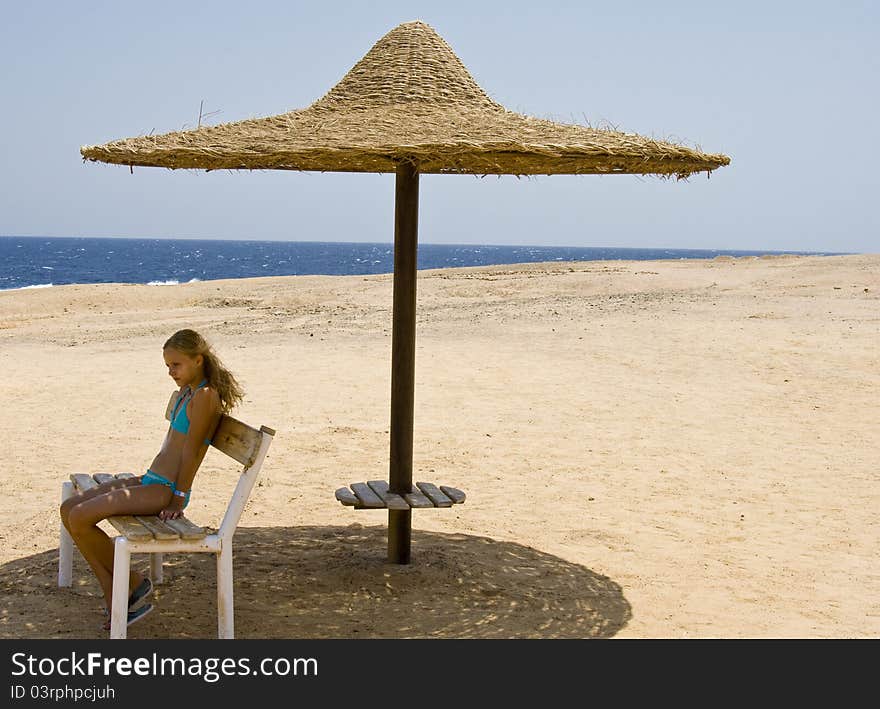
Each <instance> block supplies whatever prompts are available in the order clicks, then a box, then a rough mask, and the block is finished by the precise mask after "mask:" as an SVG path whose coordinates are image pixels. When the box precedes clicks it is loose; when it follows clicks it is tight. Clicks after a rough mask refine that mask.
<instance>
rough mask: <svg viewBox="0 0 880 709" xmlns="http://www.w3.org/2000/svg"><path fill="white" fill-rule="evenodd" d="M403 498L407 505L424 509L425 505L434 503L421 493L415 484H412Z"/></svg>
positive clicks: (430, 505) (429, 505)
mask: <svg viewBox="0 0 880 709" xmlns="http://www.w3.org/2000/svg"><path fill="white" fill-rule="evenodd" d="M403 498H404V499H405V500H406V501H407V503H408V504H409V506H410V507H412V508H414V509H424V508H426V507H433V506H434V503H433V502H431V501H430V500H429V499H428V498H427V497H426V496H425V495H423V494H422V492H421V491H420V490H419V489H418V488H417V487H416V486H415V485H413V486H412V490H410V491H409V492H408V493H406V494H405V495H404V496H403Z"/></svg>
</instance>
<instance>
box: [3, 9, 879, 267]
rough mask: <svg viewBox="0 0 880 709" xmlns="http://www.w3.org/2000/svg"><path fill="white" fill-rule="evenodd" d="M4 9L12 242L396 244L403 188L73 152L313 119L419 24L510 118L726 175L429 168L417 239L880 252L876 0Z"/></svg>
mask: <svg viewBox="0 0 880 709" xmlns="http://www.w3.org/2000/svg"><path fill="white" fill-rule="evenodd" d="M0 1H2V3H3V13H2V17H3V22H2V23H0V66H2V74H0V102H2V110H0V160H2V168H3V169H2V170H0V235H4V236H87V237H88V236H92V237H140V238H204V239H268V240H285V241H339V242H380V243H391V242H392V241H393V219H394V176H393V175H389V174H384V175H381V174H349V173H315V172H287V171H226V172H222V171H221V172H210V173H208V172H204V171H194V170H166V169H162V168H135V169H134V172H133V174H131V173H130V171H129V169H128V168H125V167H119V166H113V165H107V164H103V163H93V162H84V161H83V160H82V157H81V155H80V153H79V149H80V147H81V146H83V145H96V144H101V143H105V142H108V141H110V140H115V139H118V138H127V137H132V136H137V135H145V134H148V133H150V132H154V133H165V132H169V131H174V130H180V129H183V128H192V127H194V126H195V125H196V124H197V123H198V120H199V111H200V110H201V111H202V113H203V115H204V118H203V121H202V122H203V123H207V124H209V125H216V124H218V123H224V122H229V121H237V120H243V119H246V118H256V117H264V116H271V115H276V114H279V113H284V112H286V111H290V110H294V109H299V108H305V107H307V106H309V105H310V104H311V103H313V102H314V101H316V100H317V99H319V98H321V97H322V96H323V95H324V94H325V93H327V91H329V90H330V89H331V88H332V87H333V86H334V85H335V84H336V83H337V82H338V81H339V80H340V79H341V78H342V77H343V76H344V75H345V74H346V73H347V72H348V70H349V69H350V68H351V67H352V66H354V64H355V63H356V62H357V61H358V60H359V59H361V57H363V56H364V55H365V54H366V53H367V52H368V51H369V50H370V48H371V47H372V46H373V45H374V44H375V43H376V42H377V41H378V40H379V39H380V38H381V37H382V36H383V35H385V34H386V33H387V32H389V31H390V30H392V29H393V28H394V27H396V26H397V25H399V24H401V23H403V22H409V21H412V20H421V21H423V22H426V23H427V24H429V25H430V26H431V27H433V28H434V29H435V30H436V31H437V33H438V34H439V35H440V36H441V37H443V39H444V40H445V41H446V42H447V44H449V45H450V47H451V48H452V50H453V51H454V52H455V53H456V55H457V56H458V57H459V59H461V60H462V62H463V63H464V65H465V66H466V67H467V69H468V70H469V71H470V73H471V75H472V76H473V77H474V79H475V80H476V81H477V83H478V84H479V85H480V86H481V87H482V88H483V89H484V90H485V91H486V93H487V94H488V95H489V96H490V97H491V98H492V99H494V100H495V101H497V102H499V103H501V104H502V105H504V106H505V107H507V108H508V109H510V110H513V111H517V112H520V113H524V114H527V115H532V116H537V117H540V118H549V119H553V120H557V121H560V122H566V123H580V124H589V125H592V126H609V127H614V128H616V129H617V130H621V131H625V132H629V133H639V134H641V135H644V136H648V137H651V138H658V139H663V140H671V141H673V142H676V143H680V144H683V145H686V146H689V147H695V148H699V149H701V150H703V151H705V152H709V153H724V154H726V155H728V156H729V157H730V158H731V163H730V165H728V166H726V167H722V168H719V169H717V170H715V171H714V172H712V173H711V177H710V178H708V179H707V176H706V174H705V173H702V174H699V175H693V176H691V177H690V178H689V179H687V180H681V181H678V180H675V179H661V178H658V177H649V176H635V175H608V176H596V175H584V176H569V175H554V176H539V177H530V178H517V177H514V176H503V177H485V178H480V177H475V176H468V175H423V176H422V177H421V184H420V205H419V210H420V216H419V218H420V221H419V241H420V242H422V243H436V244H508V245H546V246H584V247H631V248H678V249H754V250H768V251H773V250H799V251H819V252H855V253H878V252H880V216H878V215H880V210H878V208H877V200H878V196H880V195H878V187H880V179H878V177H877V171H876V166H877V165H878V164H880V141H878V139H877V128H878V116H880V81H878V77H880V3H877V2H875V1H873V0H870V1H869V0H864V1H862V0H840V1H839V2H813V1H812V0H805V1H803V2H794V1H792V2H789V1H787V0H785V1H782V0H780V1H778V2H776V1H774V0H762V1H758V2H753V1H752V0H742V1H740V2H736V3H733V2H724V3H721V2H707V1H706V0H695V1H690V0H667V1H666V2H662V3H660V2H648V1H646V0H645V1H642V0H633V1H627V0H619V1H617V2H613V3H611V2H602V3H599V2H591V1H590V0H581V1H579V2H554V1H553V0H548V1H547V2H543V3H536V2H529V3H520V2H517V1H516V0H505V1H504V2H495V1H490V2H478V1H476V0H471V1H470V2H459V1H458V0H443V1H442V2H418V1H417V0H410V1H405V2H391V1H383V0H376V1H375V2H371V3H366V2H337V1H335V0H324V1H323V2H297V1H296V0H286V1H285V2H267V1H263V0H250V1H249V2H227V1H226V0H216V1H215V2H211V3H201V2H194V3H182V2H179V1H176V2H164V0H156V1H153V2H149V3H143V2H127V1H124V0H119V1H117V2H92V1H90V0H77V2H66V1H61V0H58V1H57V2H46V1H40V0H35V1H34V2H29V3H21V2H12V0H0Z"/></svg>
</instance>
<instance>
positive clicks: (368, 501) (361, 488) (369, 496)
mask: <svg viewBox="0 0 880 709" xmlns="http://www.w3.org/2000/svg"><path fill="white" fill-rule="evenodd" d="M349 487H351V490H352V492H353V493H354V494H355V496H356V497H357V499H358V504H359V505H361V506H362V507H366V508H369V509H381V508H383V507H385V503H384V502H383V501H382V498H381V497H379V496H378V495H377V494H376V493H375V492H373V491H372V490H371V489H370V486H369V485H367V484H366V483H352V484H351V485H350V486H349Z"/></svg>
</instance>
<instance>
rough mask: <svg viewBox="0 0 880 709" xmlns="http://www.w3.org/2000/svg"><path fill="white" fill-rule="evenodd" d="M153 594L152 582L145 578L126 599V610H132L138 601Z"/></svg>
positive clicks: (147, 577)
mask: <svg viewBox="0 0 880 709" xmlns="http://www.w3.org/2000/svg"><path fill="white" fill-rule="evenodd" d="M152 592H153V582H152V581H151V580H150V577H149V576H145V577H144V580H143V581H141V582H140V585H138V587H137V588H136V589H135V590H134V591H132V592H131V595H130V596H129V597H128V610H131V609H132V608H134V607H135V606H136V605H137V604H138V603H139V602H140V601H142V600H143V599H145V598H146V597H147V596H149V595H150V594H151V593H152Z"/></svg>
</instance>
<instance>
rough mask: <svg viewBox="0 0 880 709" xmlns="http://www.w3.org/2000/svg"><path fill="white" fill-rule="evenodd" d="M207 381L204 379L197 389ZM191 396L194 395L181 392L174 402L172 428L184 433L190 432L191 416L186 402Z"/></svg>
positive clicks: (206, 440) (207, 441) (207, 440)
mask: <svg viewBox="0 0 880 709" xmlns="http://www.w3.org/2000/svg"><path fill="white" fill-rule="evenodd" d="M207 383H208V380H207V379H202V381H201V383H200V384H199V385H198V386H197V387H196V389H201V388H202V387H203V386H205V384H207ZM189 391H190V392H192V389H189ZM191 398H192V396H187V395H186V393H184V394H181V395H180V396H179V397H178V398H177V402H176V403H175V404H174V411H172V412H171V428H173V429H174V430H175V431H180V432H181V433H183V434H187V433H189V417H188V416H187V415H186V404H187V402H188V401H189V400H190V399H191ZM181 404H182V405H181ZM178 406H179V407H180V408H179V409H178V408H177V407H178ZM210 442H211V441H210V440H209V439H207V438H206V439H205V443H210Z"/></svg>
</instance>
